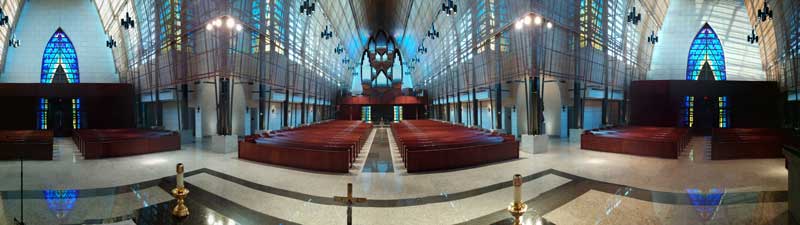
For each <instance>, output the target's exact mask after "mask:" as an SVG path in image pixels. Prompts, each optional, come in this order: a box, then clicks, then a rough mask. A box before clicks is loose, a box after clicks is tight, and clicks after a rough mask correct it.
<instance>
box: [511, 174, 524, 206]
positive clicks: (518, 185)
mask: <svg viewBox="0 0 800 225" xmlns="http://www.w3.org/2000/svg"><path fill="white" fill-rule="evenodd" d="M513 184H514V203H515V204H516V203H521V202H522V179H521V176H520V175H519V174H516V175H514V179H513Z"/></svg>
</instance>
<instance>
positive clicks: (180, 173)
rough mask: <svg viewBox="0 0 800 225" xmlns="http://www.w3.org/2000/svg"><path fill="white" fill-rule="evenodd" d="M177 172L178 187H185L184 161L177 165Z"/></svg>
mask: <svg viewBox="0 0 800 225" xmlns="http://www.w3.org/2000/svg"><path fill="white" fill-rule="evenodd" d="M175 172H177V173H178V176H176V177H175V179H176V183H178V188H183V163H178V165H176V166H175Z"/></svg>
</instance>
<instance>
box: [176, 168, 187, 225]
mask: <svg viewBox="0 0 800 225" xmlns="http://www.w3.org/2000/svg"><path fill="white" fill-rule="evenodd" d="M175 170H176V172H177V173H178V175H177V176H176V178H175V179H176V180H177V183H178V184H177V187H176V188H175V189H172V196H174V197H175V199H177V200H178V204H177V205H175V208H173V209H172V215H173V216H176V217H186V216H189V208H187V207H186V205H185V204H184V202H185V199H186V196H187V195H189V189H186V188H185V187H183V163H178V165H177V166H176V167H175Z"/></svg>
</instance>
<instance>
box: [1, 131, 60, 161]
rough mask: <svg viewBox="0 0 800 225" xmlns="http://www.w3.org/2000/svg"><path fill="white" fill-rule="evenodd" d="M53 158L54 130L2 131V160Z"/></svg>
mask: <svg viewBox="0 0 800 225" xmlns="http://www.w3.org/2000/svg"><path fill="white" fill-rule="evenodd" d="M20 157H22V159H25V160H53V131H47V130H2V131H0V160H14V159H19V158H20Z"/></svg>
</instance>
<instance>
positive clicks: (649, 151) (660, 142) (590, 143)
mask: <svg viewBox="0 0 800 225" xmlns="http://www.w3.org/2000/svg"><path fill="white" fill-rule="evenodd" d="M688 143H689V132H688V129H686V128H672V127H617V128H607V129H594V130H587V131H584V132H583V134H581V149H585V150H595V151H603V152H613V153H623V154H630V155H640V156H651V157H660V158H672V159H677V158H678V154H679V153H680V152H681V150H682V149H683V148H684V147H686V145H687V144H688Z"/></svg>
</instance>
